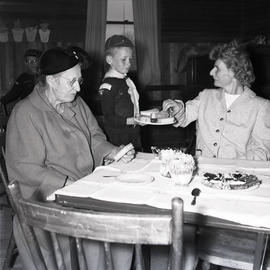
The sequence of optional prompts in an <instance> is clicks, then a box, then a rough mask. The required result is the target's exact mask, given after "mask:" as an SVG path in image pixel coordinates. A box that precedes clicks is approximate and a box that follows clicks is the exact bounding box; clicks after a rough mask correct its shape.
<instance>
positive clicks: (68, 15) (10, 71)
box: [0, 0, 87, 95]
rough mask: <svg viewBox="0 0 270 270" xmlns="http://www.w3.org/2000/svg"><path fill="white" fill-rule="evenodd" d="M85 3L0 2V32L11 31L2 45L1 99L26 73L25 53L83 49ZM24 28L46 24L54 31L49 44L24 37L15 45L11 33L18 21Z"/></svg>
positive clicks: (55, 0)
mask: <svg viewBox="0 0 270 270" xmlns="http://www.w3.org/2000/svg"><path fill="white" fill-rule="evenodd" d="M86 5H87V1H86V0H46V1H43V0H0V31H1V30H2V29H3V28H4V27H6V28H7V29H8V39H9V40H8V42H0V57H1V61H0V95H3V94H5V92H7V91H8V90H9V89H10V87H11V86H12V85H13V82H14V80H15V79H16V77H17V76H18V75H19V74H20V73H22V72H23V70H24V58H23V55H24V52H25V50H26V49H28V48H37V49H40V50H42V51H44V50H46V49H47V48H50V47H53V46H62V47H66V46H69V45H75V46H80V47H82V46H83V45H84V36H85V24H86ZM18 19H19V20H20V25H21V27H22V28H24V29H25V28H26V27H29V26H39V24H40V23H41V22H47V23H48V24H49V29H50V30H51V33H50V39H49V42H48V43H42V42H40V39H39V35H38V34H37V36H36V39H35V41H34V42H28V41H27V40H26V36H25V33H24V36H23V40H22V42H15V41H14V39H13V36H12V32H11V29H12V28H13V26H14V22H15V21H16V20H18Z"/></svg>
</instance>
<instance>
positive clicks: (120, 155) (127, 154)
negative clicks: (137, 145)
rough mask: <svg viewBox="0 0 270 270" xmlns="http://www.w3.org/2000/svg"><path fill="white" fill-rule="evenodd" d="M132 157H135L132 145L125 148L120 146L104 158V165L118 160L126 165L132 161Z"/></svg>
mask: <svg viewBox="0 0 270 270" xmlns="http://www.w3.org/2000/svg"><path fill="white" fill-rule="evenodd" d="M126 147H127V148H126ZM124 148H125V149H124ZM121 151H122V152H121ZM134 157H135V149H134V147H133V145H132V144H128V145H126V146H124V145H120V146H119V147H115V148H114V149H113V150H112V151H111V153H110V154H108V155H107V156H106V158H105V159H104V162H105V165H107V164H110V163H112V162H114V161H118V160H122V161H123V162H125V163H127V162H130V161H131V160H132V159H134Z"/></svg>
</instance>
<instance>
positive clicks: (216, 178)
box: [202, 172, 262, 190]
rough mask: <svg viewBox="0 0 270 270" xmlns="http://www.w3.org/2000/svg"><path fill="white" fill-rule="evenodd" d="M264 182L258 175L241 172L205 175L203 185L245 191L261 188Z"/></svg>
mask: <svg viewBox="0 0 270 270" xmlns="http://www.w3.org/2000/svg"><path fill="white" fill-rule="evenodd" d="M261 183H262V181H261V180H260V179H258V177H257V176H256V175H253V174H246V173H241V172H233V173H204V174H203V179H202V184H204V185H206V186H208V187H211V188H215V189H222V190H244V189H251V188H252V189H253V188H257V187H259V186H260V184H261Z"/></svg>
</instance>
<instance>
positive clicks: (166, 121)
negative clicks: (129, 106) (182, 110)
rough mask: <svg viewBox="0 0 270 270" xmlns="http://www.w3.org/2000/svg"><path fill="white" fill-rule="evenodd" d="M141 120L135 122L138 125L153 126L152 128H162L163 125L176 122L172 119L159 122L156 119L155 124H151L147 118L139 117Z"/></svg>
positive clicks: (162, 119)
mask: <svg viewBox="0 0 270 270" xmlns="http://www.w3.org/2000/svg"><path fill="white" fill-rule="evenodd" d="M141 118H142V119H140V120H139V119H136V118H135V122H136V123H138V124H145V125H154V126H164V125H172V124H174V123H175V122H176V120H175V118H174V117H168V118H161V119H160V120H159V119H157V122H155V123H154V122H151V121H150V118H149V117H141Z"/></svg>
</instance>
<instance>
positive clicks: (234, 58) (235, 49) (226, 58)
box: [209, 41, 255, 87]
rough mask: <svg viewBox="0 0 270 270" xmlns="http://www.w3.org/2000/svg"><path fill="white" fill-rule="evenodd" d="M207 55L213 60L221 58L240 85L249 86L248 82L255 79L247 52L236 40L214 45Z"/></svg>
mask: <svg viewBox="0 0 270 270" xmlns="http://www.w3.org/2000/svg"><path fill="white" fill-rule="evenodd" d="M209 56H210V59H211V60H214V61H216V60H217V59H220V60H222V61H223V62H224V63H225V64H226V66H227V68H229V69H231V70H232V71H233V72H234V76H235V78H236V79H237V80H238V81H239V82H240V83H241V84H242V85H245V86H248V87H250V84H251V83H252V82H254V81H255V75H254V72H253V66H252V63H251V60H250V57H249V54H248V52H247V51H246V49H245V47H244V46H243V45H240V44H238V42H237V41H232V42H230V43H225V44H220V45H217V46H215V47H214V48H213V49H212V50H211V52H210V54H209Z"/></svg>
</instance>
